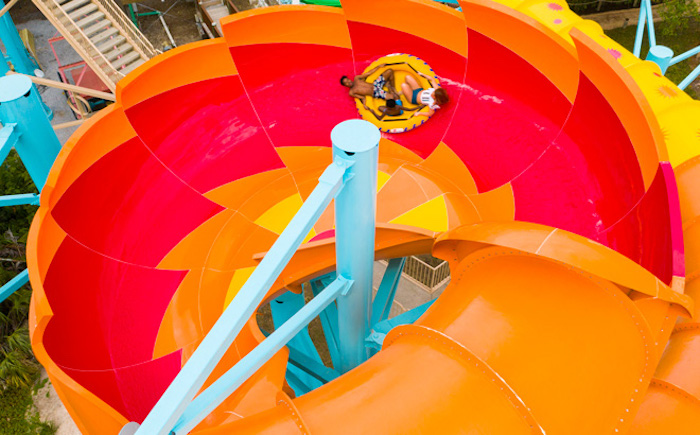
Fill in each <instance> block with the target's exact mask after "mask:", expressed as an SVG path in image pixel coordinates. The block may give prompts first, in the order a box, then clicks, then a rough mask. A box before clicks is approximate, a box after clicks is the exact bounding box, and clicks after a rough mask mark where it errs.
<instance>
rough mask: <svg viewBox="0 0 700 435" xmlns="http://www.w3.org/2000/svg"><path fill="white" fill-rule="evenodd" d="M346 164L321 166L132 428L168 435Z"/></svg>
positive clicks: (338, 184)
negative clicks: (288, 216) (272, 240)
mask: <svg viewBox="0 0 700 435" xmlns="http://www.w3.org/2000/svg"><path fill="white" fill-rule="evenodd" d="M350 167H352V162H348V161H334V162H333V163H332V164H331V165H329V166H328V168H326V170H325V171H324V172H323V174H322V175H321V177H320V178H319V184H318V185H317V186H316V188H315V189H314V190H313V192H311V195H309V197H308V198H307V200H306V201H305V202H304V204H303V205H302V206H301V208H300V209H299V211H298V212H297V214H296V215H295V216H294V217H293V218H292V220H291V222H289V224H288V225H287V228H285V230H284V231H282V234H280V236H279V238H277V240H276V241H275V243H274V244H273V245H272V247H271V248H270V250H269V251H268V252H267V254H266V255H265V257H264V258H263V259H262V261H261V262H260V264H259V265H258V267H256V268H255V270H254V271H253V273H252V274H251V276H250V278H248V281H246V283H245V284H244V285H243V287H242V288H241V289H240V290H239V292H238V294H236V296H235V297H234V299H233V301H232V302H231V304H229V306H228V307H227V308H226V310H225V311H224V312H223V314H222V315H221V317H219V319H218V320H217V321H216V323H215V324H214V326H213V327H212V328H211V330H210V331H209V333H208V334H207V336H206V337H204V340H202V343H200V345H199V347H197V350H195V352H194V354H192V356H191V357H190V359H189V361H187V363H186V364H185V366H184V367H183V368H182V370H180V373H179V374H178V375H177V377H176V378H175V379H174V380H173V382H172V383H171V384H170V386H169V387H168V388H167V389H166V390H165V393H163V396H162V397H161V398H160V400H158V403H156V405H155V406H154V407H153V409H151V412H149V414H148V416H146V419H145V420H144V421H143V424H142V425H141V427H140V428H139V429H138V431H137V434H138V435H168V434H170V429H171V428H172V427H174V426H175V423H176V422H177V421H178V419H179V418H180V416H181V415H182V413H183V412H184V411H185V409H186V408H187V405H188V403H190V402H191V401H192V399H193V398H194V396H195V394H197V392H198V391H199V389H200V388H201V387H202V385H204V382H205V381H206V380H207V378H208V377H209V375H210V374H211V372H212V371H213V370H214V367H216V365H217V364H218V363H219V360H221V357H223V355H224V353H226V350H227V349H228V348H229V347H230V346H231V343H233V340H234V339H235V338H236V336H237V335H238V333H239V332H240V331H241V329H243V326H245V324H246V322H247V321H248V319H250V317H251V316H252V315H253V313H254V312H255V310H256V309H257V307H258V305H260V302H262V300H263V298H264V297H265V295H266V294H267V292H268V290H269V289H270V287H272V284H273V283H274V282H275V280H276V279H277V277H278V276H279V274H280V273H281V272H282V270H283V269H284V268H285V266H286V265H287V263H289V260H290V259H291V258H292V255H294V253H295V252H296V250H297V249H298V248H299V246H300V245H301V243H302V241H303V240H304V238H305V237H306V235H307V234H308V233H309V231H311V228H312V227H313V225H314V224H315V223H316V221H317V220H318V218H319V217H320V216H321V213H323V211H324V210H325V209H326V207H328V205H329V204H330V202H331V200H332V199H333V198H334V197H335V196H336V194H337V193H338V191H339V190H340V189H341V188H342V187H343V184H344V183H345V175H346V172H347V171H348V169H349V168H350ZM200 397H201V395H200Z"/></svg>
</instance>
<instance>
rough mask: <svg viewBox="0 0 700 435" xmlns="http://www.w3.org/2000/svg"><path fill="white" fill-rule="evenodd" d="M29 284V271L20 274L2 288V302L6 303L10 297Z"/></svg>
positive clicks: (0, 298)
mask: <svg viewBox="0 0 700 435" xmlns="http://www.w3.org/2000/svg"><path fill="white" fill-rule="evenodd" d="M28 282H29V271H28V270H27V269H25V270H23V271H22V272H20V273H18V274H17V275H16V276H15V277H14V278H12V279H11V280H9V281H8V282H6V283H5V285H3V286H2V287H0V302H2V301H4V300H5V299H7V298H8V297H10V295H11V294H12V293H14V292H16V291H17V290H19V289H20V288H21V287H22V286H23V285H25V284H26V283H28Z"/></svg>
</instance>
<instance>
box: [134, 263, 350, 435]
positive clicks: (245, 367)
mask: <svg viewBox="0 0 700 435" xmlns="http://www.w3.org/2000/svg"><path fill="white" fill-rule="evenodd" d="M258 267H259V266H258ZM352 285H353V281H350V280H346V279H345V278H343V277H342V276H339V277H338V278H337V279H336V280H335V281H334V282H333V283H332V284H331V285H329V286H328V287H326V288H325V289H324V290H323V291H322V292H321V293H320V294H319V295H318V296H317V297H315V298H313V299H312V300H311V301H310V302H309V303H308V304H306V305H304V307H303V308H302V309H301V310H299V312H297V313H296V314H295V315H293V316H292V317H291V318H290V319H289V320H288V321H287V322H286V323H285V324H284V325H282V326H281V327H279V328H278V329H277V330H275V332H273V333H272V334H270V336H269V337H267V338H266V339H265V341H263V342H262V343H260V345H258V346H257V347H256V348H255V349H253V350H252V351H250V352H249V353H248V354H247V355H246V356H244V357H243V358H242V359H241V360H240V361H239V362H238V363H237V364H236V365H234V366H233V367H232V368H231V369H229V371H227V372H226V373H224V375H222V376H221V377H220V378H219V379H217V380H216V382H214V383H213V384H212V385H211V386H210V387H209V388H207V389H206V390H204V391H203V392H202V393H201V394H200V395H199V396H197V398H196V399H195V400H194V401H193V402H192V403H191V404H190V406H188V407H187V409H186V410H185V412H184V413H183V414H182V417H180V419H179V420H178V422H177V424H176V425H175V427H174V428H173V430H172V432H171V433H172V434H173V435H181V434H182V435H184V434H186V433H188V432H189V431H191V430H192V429H193V428H194V427H195V426H197V425H198V424H199V423H200V422H201V421H202V420H203V419H204V418H205V417H206V416H207V415H209V413H210V412H211V411H213V410H214V409H215V408H216V407H217V406H219V405H220V404H221V403H222V402H223V401H224V400H225V399H226V398H227V397H228V396H230V395H231V394H232V393H233V392H234V391H236V389H237V388H238V387H240V386H241V385H243V383H244V382H245V381H246V380H247V379H248V378H250V376H252V375H253V374H254V373H255V372H256V371H257V370H259V369H260V368H261V367H262V366H263V365H264V364H265V363H266V362H267V361H268V360H269V359H270V358H271V357H272V356H273V355H274V354H275V353H277V352H278V351H279V350H280V349H282V348H283V347H284V346H285V344H287V342H289V340H291V339H292V337H294V336H295V335H297V334H298V333H299V331H301V330H302V329H303V328H305V327H306V325H308V324H309V322H310V321H311V320H312V319H313V318H315V317H316V316H318V315H319V314H320V313H321V311H323V309H324V308H326V307H327V306H328V305H329V304H331V303H332V302H333V301H334V300H335V299H336V298H337V297H339V296H340V295H342V294H344V293H346V292H347V291H348V290H350V288H351V287H352ZM142 428H143V426H142Z"/></svg>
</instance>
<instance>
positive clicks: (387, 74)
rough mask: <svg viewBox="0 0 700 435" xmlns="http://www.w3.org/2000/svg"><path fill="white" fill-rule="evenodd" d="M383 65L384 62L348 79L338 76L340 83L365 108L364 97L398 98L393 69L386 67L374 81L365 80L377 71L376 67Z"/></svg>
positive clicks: (382, 66)
mask: <svg viewBox="0 0 700 435" xmlns="http://www.w3.org/2000/svg"><path fill="white" fill-rule="evenodd" d="M385 67H386V64H381V65H379V66H377V67H376V68H372V69H371V70H369V71H367V72H366V73H364V74H362V75H359V76H355V79H354V80H350V78H348V76H343V77H341V78H340V84H341V85H343V86H345V87H348V88H350V96H351V97H353V98H359V99H360V101H361V102H362V105H363V106H365V108H367V103H366V100H365V97H373V98H381V99H383V100H387V99H394V100H396V99H398V98H399V93H398V92H396V84H395V83H394V70H393V69H391V68H388V69H387V70H386V71H384V72H383V73H382V74H381V75H380V76H379V77H377V79H376V80H374V82H372V83H369V82H367V77H369V76H371V75H372V74H374V73H375V72H377V70H378V69H380V68H385ZM384 87H387V88H388V90H385V89H384Z"/></svg>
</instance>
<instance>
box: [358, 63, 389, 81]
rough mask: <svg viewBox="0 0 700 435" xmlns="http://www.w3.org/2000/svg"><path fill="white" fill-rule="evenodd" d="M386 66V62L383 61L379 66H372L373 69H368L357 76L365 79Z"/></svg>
mask: <svg viewBox="0 0 700 435" xmlns="http://www.w3.org/2000/svg"><path fill="white" fill-rule="evenodd" d="M385 66H386V64H385V63H383V64H381V65H378V66H376V67H374V68H372V69H371V70H369V71H367V72H366V73H364V74H362V75H359V76H357V78H359V79H361V80H364V79H366V78H367V77H369V76H371V75H372V74H374V73H375V72H377V70H378V69H379V68H384V67H385Z"/></svg>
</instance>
